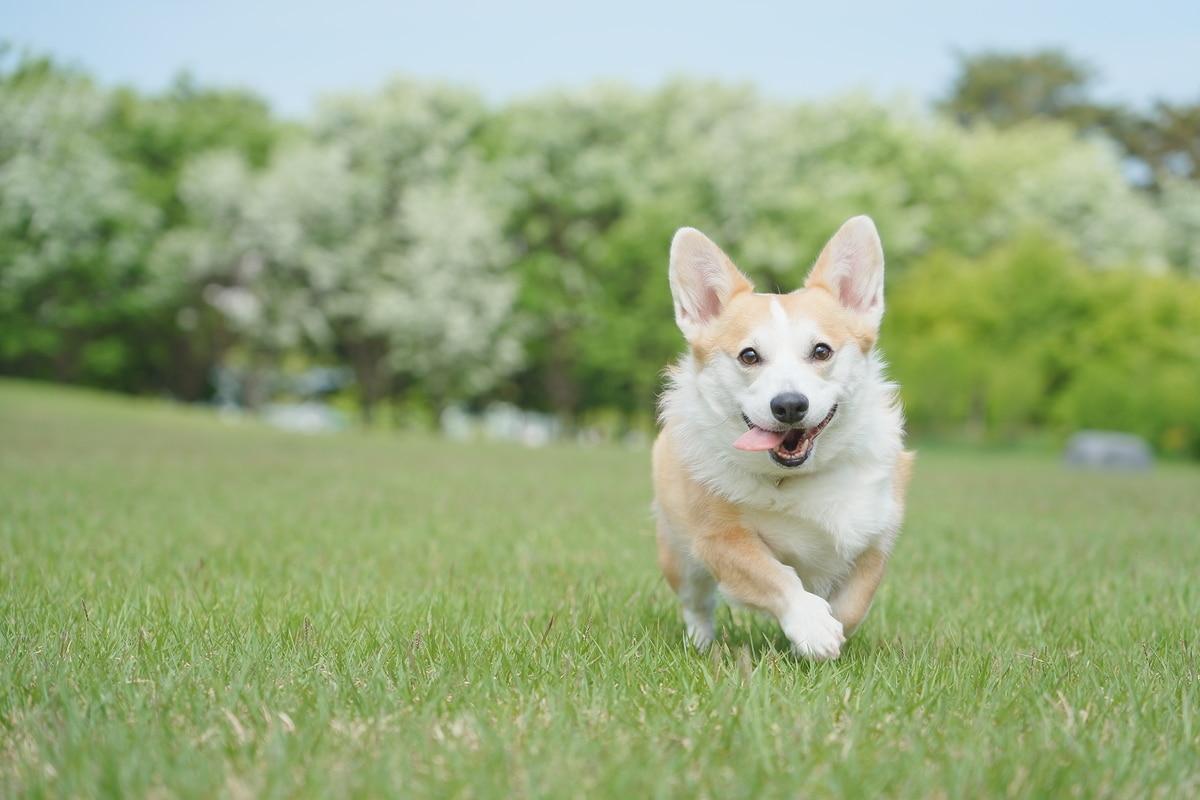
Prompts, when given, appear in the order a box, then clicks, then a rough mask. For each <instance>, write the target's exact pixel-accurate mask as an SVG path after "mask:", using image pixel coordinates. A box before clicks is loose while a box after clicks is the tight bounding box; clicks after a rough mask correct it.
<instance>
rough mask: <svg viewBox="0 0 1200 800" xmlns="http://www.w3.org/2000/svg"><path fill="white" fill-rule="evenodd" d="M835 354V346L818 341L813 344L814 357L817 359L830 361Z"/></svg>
mask: <svg viewBox="0 0 1200 800" xmlns="http://www.w3.org/2000/svg"><path fill="white" fill-rule="evenodd" d="M832 355H833V348H832V347H830V346H829V345H827V344H825V343H824V342H817V343H816V344H815V345H813V349H812V357H813V358H815V359H816V360H817V361H828V360H829V359H830V357H831V356H832Z"/></svg>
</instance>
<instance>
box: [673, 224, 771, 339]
mask: <svg viewBox="0 0 1200 800" xmlns="http://www.w3.org/2000/svg"><path fill="white" fill-rule="evenodd" d="M670 278H671V296H672V297H673V298H674V300H675V324H677V325H678V326H679V330H681V331H683V335H684V336H685V337H687V339H688V340H689V341H690V340H692V339H693V338H695V337H696V336H698V335H699V334H700V332H701V331H702V330H703V329H704V327H705V326H706V325H708V324H709V323H710V322H712V321H713V320H714V319H716V317H717V315H719V314H720V313H721V310H722V309H723V308H725V305H726V304H727V303H728V302H729V301H730V299H732V298H733V296H734V295H736V294H738V293H739V292H749V291H752V290H753V289H754V287H753V286H752V285H751V284H750V281H749V280H748V279H747V278H746V276H745V275H743V274H742V273H741V272H739V271H738V268H737V267H735V266H734V265H733V262H732V261H730V260H729V256H727V255H725V254H724V253H723V252H721V248H719V247H717V246H716V245H715V244H713V242H712V240H711V239H709V238H708V237H707V236H705V235H704V234H703V233H701V232H700V231H698V230H696V229H695V228H680V229H679V230H677V231H676V232H675V238H674V239H672V240H671V268H670Z"/></svg>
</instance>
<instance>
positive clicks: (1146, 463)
mask: <svg viewBox="0 0 1200 800" xmlns="http://www.w3.org/2000/svg"><path fill="white" fill-rule="evenodd" d="M1063 459H1064V461H1065V462H1066V463H1067V464H1068V465H1070V466H1072V467H1087V468H1091V469H1125V470H1146V469H1150V468H1151V467H1153V466H1154V454H1153V452H1152V451H1151V450H1150V445H1149V444H1147V443H1146V440H1145V439H1143V438H1142V437H1140V436H1135V435H1134V434H1132V433H1117V432H1115V431H1079V432H1078V433H1076V434H1075V435H1073V436H1072V437H1071V438H1070V439H1069V440H1068V441H1067V449H1066V451H1065V452H1064V453H1063Z"/></svg>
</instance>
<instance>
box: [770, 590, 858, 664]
mask: <svg viewBox="0 0 1200 800" xmlns="http://www.w3.org/2000/svg"><path fill="white" fill-rule="evenodd" d="M779 624H780V625H781V626H782V627H783V632H784V634H785V635H786V636H787V637H788V641H790V642H791V643H792V652H793V653H795V654H796V655H797V656H800V657H801V658H808V659H811V660H813V661H827V660H832V659H835V658H837V657H838V656H839V655H841V654H842V645H843V644H845V643H846V636H845V634H844V632H843V631H842V623H840V622H838V621H837V620H836V619H835V618H834V616H833V612H832V610H831V609H830V607H829V603H827V602H825V600H823V599H822V598H820V597H817V596H816V595H815V594H804V595H803V596H801V597H800V598H799V599H798V600H797V601H795V602H793V603H792V607H791V608H789V609H788V612H787V613H786V614H784V615H783V619H781V620H780V621H779Z"/></svg>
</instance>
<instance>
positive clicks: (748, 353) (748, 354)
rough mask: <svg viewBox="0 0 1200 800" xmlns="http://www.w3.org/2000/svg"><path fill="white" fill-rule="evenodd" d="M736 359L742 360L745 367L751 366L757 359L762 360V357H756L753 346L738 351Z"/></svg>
mask: <svg viewBox="0 0 1200 800" xmlns="http://www.w3.org/2000/svg"><path fill="white" fill-rule="evenodd" d="M738 361H740V362H742V363H743V364H745V365H746V366H747V367H752V366H754V365H755V364H757V363H758V362H759V361H762V359H761V358H759V357H758V351H757V350H755V349H754V348H753V347H747V348H746V349H745V350H743V351H742V352H740V353H738Z"/></svg>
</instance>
